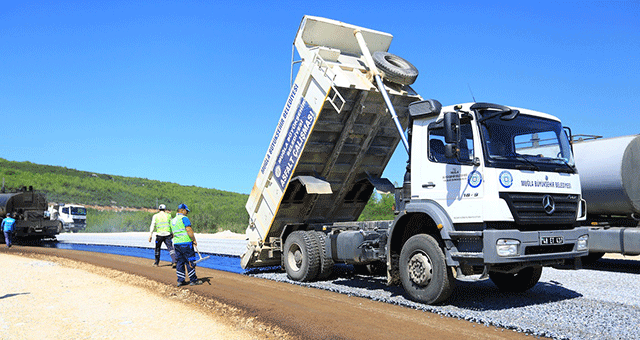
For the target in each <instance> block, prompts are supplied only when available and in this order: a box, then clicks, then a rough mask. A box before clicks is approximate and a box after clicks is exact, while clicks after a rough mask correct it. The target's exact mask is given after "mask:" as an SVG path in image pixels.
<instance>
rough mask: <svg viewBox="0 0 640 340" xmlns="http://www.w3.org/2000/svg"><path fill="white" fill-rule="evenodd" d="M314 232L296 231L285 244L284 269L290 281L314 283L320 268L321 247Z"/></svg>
mask: <svg viewBox="0 0 640 340" xmlns="http://www.w3.org/2000/svg"><path fill="white" fill-rule="evenodd" d="M311 233H313V231H312V232H306V231H294V232H292V233H291V235H289V237H287V240H286V241H285V242H284V251H283V254H284V268H285V270H286V271H287V275H288V276H289V278H290V279H292V280H295V281H312V280H314V279H315V278H316V277H317V275H318V268H319V267H320V253H319V245H318V241H317V238H316V236H315V235H313V234H311Z"/></svg>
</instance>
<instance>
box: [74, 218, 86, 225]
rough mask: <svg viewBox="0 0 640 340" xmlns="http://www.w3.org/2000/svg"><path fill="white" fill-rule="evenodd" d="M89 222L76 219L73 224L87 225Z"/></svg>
mask: <svg viewBox="0 0 640 340" xmlns="http://www.w3.org/2000/svg"><path fill="white" fill-rule="evenodd" d="M86 222H87V220H82V219H78V218H74V219H73V223H74V224H85V223H86Z"/></svg>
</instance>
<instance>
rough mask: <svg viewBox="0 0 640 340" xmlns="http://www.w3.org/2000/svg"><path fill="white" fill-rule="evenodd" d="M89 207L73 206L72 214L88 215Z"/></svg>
mask: <svg viewBox="0 0 640 340" xmlns="http://www.w3.org/2000/svg"><path fill="white" fill-rule="evenodd" d="M86 214H87V209H86V208H81V207H71V215H86Z"/></svg>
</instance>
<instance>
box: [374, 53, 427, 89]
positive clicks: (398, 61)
mask: <svg viewBox="0 0 640 340" xmlns="http://www.w3.org/2000/svg"><path fill="white" fill-rule="evenodd" d="M373 62H374V63H375V64H376V67H377V68H378V70H380V71H382V73H383V76H382V78H384V79H386V80H388V81H390V82H392V83H396V84H401V85H411V84H413V83H414V82H415V81H416V79H417V78H418V69H417V68H416V67H415V66H413V64H411V63H410V62H408V61H406V60H405V59H403V58H400V57H398V56H397V55H395V54H391V53H389V52H382V51H377V52H373Z"/></svg>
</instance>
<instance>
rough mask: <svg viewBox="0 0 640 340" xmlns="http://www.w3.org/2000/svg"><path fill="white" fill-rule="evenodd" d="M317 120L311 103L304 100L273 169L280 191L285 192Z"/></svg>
mask: <svg viewBox="0 0 640 340" xmlns="http://www.w3.org/2000/svg"><path fill="white" fill-rule="evenodd" d="M315 120H316V113H315V112H313V109H311V106H309V103H307V101H306V100H304V99H302V101H301V102H300V106H298V110H297V111H296V114H295V116H294V117H293V121H292V122H291V125H290V126H289V131H288V132H287V134H286V137H285V140H284V144H283V145H282V149H280V155H278V158H276V164H275V166H274V167H273V175H274V178H275V181H276V183H278V186H280V189H281V190H283V191H284V189H285V188H286V186H287V183H288V182H289V179H290V178H291V174H292V173H293V170H294V168H295V166H296V164H297V163H298V159H299V158H300V154H301V153H302V148H303V147H304V144H305V143H306V142H307V138H309V133H310V132H311V127H312V126H313V123H314V122H315Z"/></svg>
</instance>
